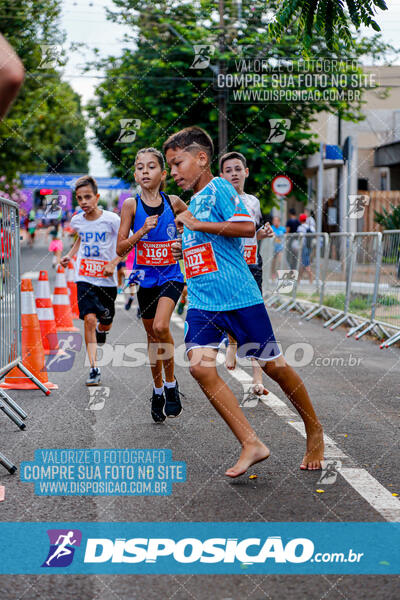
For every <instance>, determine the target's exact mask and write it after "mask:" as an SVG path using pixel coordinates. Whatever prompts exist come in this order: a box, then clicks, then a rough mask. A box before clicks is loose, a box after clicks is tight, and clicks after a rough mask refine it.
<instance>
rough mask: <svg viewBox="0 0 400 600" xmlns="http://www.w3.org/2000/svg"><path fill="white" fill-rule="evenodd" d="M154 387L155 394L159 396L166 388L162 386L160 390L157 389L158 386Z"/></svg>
mask: <svg viewBox="0 0 400 600" xmlns="http://www.w3.org/2000/svg"><path fill="white" fill-rule="evenodd" d="M153 387H154V391H155V393H156V394H158V395H160V394H162V393H163V391H164V386H162V387H160V388H156V386H155V385H154V386H153Z"/></svg>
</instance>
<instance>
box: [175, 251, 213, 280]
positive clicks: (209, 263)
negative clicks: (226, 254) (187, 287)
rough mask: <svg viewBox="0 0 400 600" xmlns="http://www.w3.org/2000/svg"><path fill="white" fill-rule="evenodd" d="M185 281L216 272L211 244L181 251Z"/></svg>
mask: <svg viewBox="0 0 400 600" xmlns="http://www.w3.org/2000/svg"><path fill="white" fill-rule="evenodd" d="M183 258H184V261H185V271H186V279H190V278H191V277H196V276H197V275H205V274H206V273H213V272H214V271H218V265H217V261H216V260H215V255H214V250H213V247H212V244H211V242H206V243H205V244H199V245H198V246H192V247H191V248H186V249H185V250H184V251H183Z"/></svg>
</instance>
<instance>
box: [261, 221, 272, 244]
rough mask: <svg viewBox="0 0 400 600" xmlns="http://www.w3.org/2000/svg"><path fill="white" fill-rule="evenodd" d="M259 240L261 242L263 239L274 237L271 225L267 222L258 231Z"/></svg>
mask: <svg viewBox="0 0 400 600" xmlns="http://www.w3.org/2000/svg"><path fill="white" fill-rule="evenodd" d="M259 234H260V237H259V239H260V240H263V239H265V238H271V237H275V234H274V230H273V229H272V227H271V225H270V224H269V223H268V222H267V223H265V225H264V227H262V228H261V229H260V231H259Z"/></svg>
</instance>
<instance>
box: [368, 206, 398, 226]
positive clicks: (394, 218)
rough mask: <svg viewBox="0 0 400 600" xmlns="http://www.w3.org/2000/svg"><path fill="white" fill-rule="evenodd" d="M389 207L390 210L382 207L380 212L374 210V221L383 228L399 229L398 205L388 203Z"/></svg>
mask: <svg viewBox="0 0 400 600" xmlns="http://www.w3.org/2000/svg"><path fill="white" fill-rule="evenodd" d="M390 208H391V210H390V211H388V210H387V209H386V208H384V209H383V210H382V212H381V213H378V212H377V211H376V210H375V211H374V213H375V222H376V223H378V224H379V225H381V226H382V227H383V228H384V229H400V206H395V205H394V204H390Z"/></svg>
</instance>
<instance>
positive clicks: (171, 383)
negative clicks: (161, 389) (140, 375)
mask: <svg viewBox="0 0 400 600" xmlns="http://www.w3.org/2000/svg"><path fill="white" fill-rule="evenodd" d="M164 385H165V387H166V388H174V387H176V379H175V380H174V381H164Z"/></svg>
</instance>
